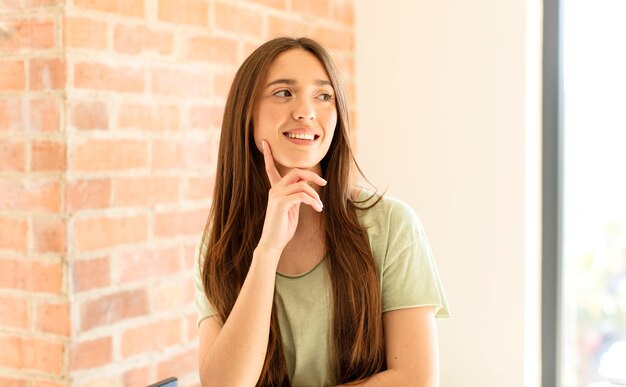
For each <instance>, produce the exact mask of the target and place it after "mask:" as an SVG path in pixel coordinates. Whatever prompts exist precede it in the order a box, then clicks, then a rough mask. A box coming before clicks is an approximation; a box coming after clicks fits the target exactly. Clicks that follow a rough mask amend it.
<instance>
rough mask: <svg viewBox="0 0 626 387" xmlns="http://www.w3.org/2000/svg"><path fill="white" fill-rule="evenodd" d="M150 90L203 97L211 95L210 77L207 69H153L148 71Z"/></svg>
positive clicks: (180, 95)
mask: <svg viewBox="0 0 626 387" xmlns="http://www.w3.org/2000/svg"><path fill="white" fill-rule="evenodd" d="M150 77H151V79H152V92H153V93H156V94H164V95H168V96H172V95H173V96H178V97H205V98H208V97H209V96H210V95H211V86H210V81H211V77H210V75H209V73H208V72H207V71H198V70H184V69H182V68H179V69H158V70H157V69H155V70H152V71H151V72H150Z"/></svg>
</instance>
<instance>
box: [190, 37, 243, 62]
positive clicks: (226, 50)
mask: <svg viewBox="0 0 626 387" xmlns="http://www.w3.org/2000/svg"><path fill="white" fill-rule="evenodd" d="M187 59H189V60H196V61H206V62H211V63H213V62H217V63H223V64H229V65H235V64H236V63H237V62H238V58H237V42H236V41H235V40H232V39H227V38H218V37H213V36H194V37H192V38H190V39H189V40H188V42H187Z"/></svg>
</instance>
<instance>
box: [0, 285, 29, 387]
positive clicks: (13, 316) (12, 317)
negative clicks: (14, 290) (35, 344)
mask: <svg viewBox="0 0 626 387" xmlns="http://www.w3.org/2000/svg"><path fill="white" fill-rule="evenodd" d="M0 316H2V328H3V329H4V328H16V329H28V301H26V300H25V299H23V298H21V297H20V298H18V297H9V296H0ZM0 385H4V384H0Z"/></svg>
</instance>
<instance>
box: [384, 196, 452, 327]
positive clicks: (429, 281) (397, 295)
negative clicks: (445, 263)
mask: <svg viewBox="0 0 626 387" xmlns="http://www.w3.org/2000/svg"><path fill="white" fill-rule="evenodd" d="M392 212H393V213H392V214H390V217H389V239H388V245H387V252H386V254H385V260H384V262H383V267H382V269H383V270H382V292H383V312H388V311H392V310H396V309H404V308H412V307H418V306H433V308H434V311H435V317H436V318H447V317H450V312H449V310H448V303H447V300H446V296H445V293H444V289H443V285H442V283H441V279H440V277H439V272H438V271H437V266H436V264H435V260H434V258H433V254H432V251H431V248H430V245H429V244H428V240H427V238H426V233H425V232H424V229H423V227H422V224H421V222H420V220H419V218H418V217H417V215H416V214H415V212H414V211H413V210H412V209H411V208H410V207H409V206H407V205H405V204H403V203H398V204H397V205H396V206H394V207H393V209H392Z"/></svg>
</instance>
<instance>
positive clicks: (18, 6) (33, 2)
mask: <svg viewBox="0 0 626 387" xmlns="http://www.w3.org/2000/svg"><path fill="white" fill-rule="evenodd" d="M59 4H63V0H20V1H5V2H4V3H3V8H4V9H7V10H11V9H12V10H28V9H29V8H43V7H54V6H55V5H59ZM0 385H2V386H3V385H4V384H1V383H0Z"/></svg>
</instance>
